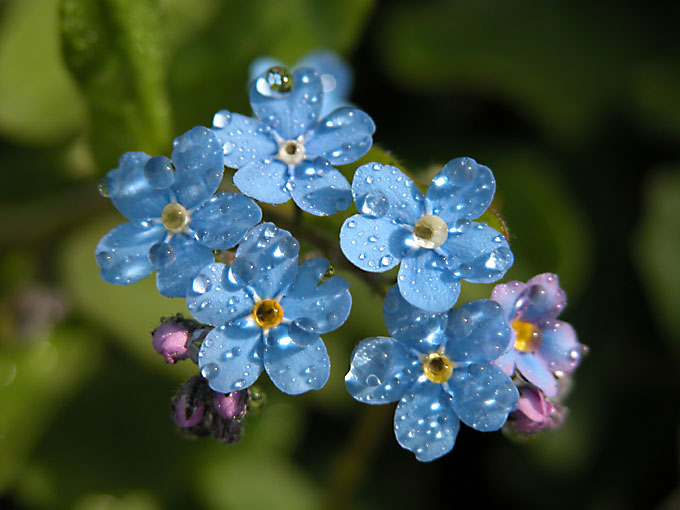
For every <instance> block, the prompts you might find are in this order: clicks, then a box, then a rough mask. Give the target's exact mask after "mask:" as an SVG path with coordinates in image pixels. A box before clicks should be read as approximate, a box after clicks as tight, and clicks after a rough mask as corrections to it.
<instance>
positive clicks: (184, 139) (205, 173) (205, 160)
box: [172, 126, 224, 209]
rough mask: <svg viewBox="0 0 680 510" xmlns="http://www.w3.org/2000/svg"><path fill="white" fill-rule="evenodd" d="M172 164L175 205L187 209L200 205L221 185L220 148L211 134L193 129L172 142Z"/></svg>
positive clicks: (197, 128)
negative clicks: (173, 168)
mask: <svg viewBox="0 0 680 510" xmlns="http://www.w3.org/2000/svg"><path fill="white" fill-rule="evenodd" d="M172 162H173V164H174V165H175V183H174V184H173V185H172V189H173V191H174V192H175V196H176V197H177V201H178V202H179V203H180V204H182V205H183V206H184V207H186V208H187V209H190V208H192V207H195V206H197V205H200V204H202V203H203V202H205V201H206V200H208V198H210V196H211V195H212V194H213V193H215V190H217V187H218V186H219V185H220V182H222V173H223V171H224V161H223V157H222V144H221V143H220V141H219V140H218V139H217V136H216V135H215V133H213V132H212V131H211V130H210V129H208V128H205V127H203V126H196V127H195V128H193V129H191V130H190V131H187V132H186V133H184V134H183V135H182V136H179V137H177V138H175V141H174V142H173V151H172Z"/></svg>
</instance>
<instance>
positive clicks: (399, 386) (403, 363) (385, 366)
mask: <svg viewBox="0 0 680 510" xmlns="http://www.w3.org/2000/svg"><path fill="white" fill-rule="evenodd" d="M422 373H423V371H422V369H421V368H420V362H419V361H418V358H417V357H416V356H415V355H413V354H412V353H410V352H409V351H408V350H407V348H406V347H405V346H404V345H402V344H401V343H400V342H398V341H396V340H393V339H392V338H385V337H374V338H366V339H365V340H362V341H361V342H360V343H359V345H357V346H356V347H355V348H354V351H353V352H352V357H351V361H350V367H349V372H347V375H346V376H345V385H346V386H347V391H348V392H349V394H350V395H352V396H353V397H354V398H355V399H357V400H358V401H359V402H363V403H364V404H387V403H389V402H396V401H397V400H399V399H400V398H401V397H402V396H403V395H404V392H406V390H408V389H409V388H410V387H411V386H412V385H413V383H414V381H415V380H416V379H417V378H418V376H420V375H421V374H422Z"/></svg>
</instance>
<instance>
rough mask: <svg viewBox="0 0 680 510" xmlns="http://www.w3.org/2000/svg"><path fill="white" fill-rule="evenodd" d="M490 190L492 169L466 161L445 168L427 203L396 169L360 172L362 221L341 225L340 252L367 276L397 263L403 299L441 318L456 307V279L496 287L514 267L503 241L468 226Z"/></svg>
mask: <svg viewBox="0 0 680 510" xmlns="http://www.w3.org/2000/svg"><path fill="white" fill-rule="evenodd" d="M495 189H496V182H495V181H494V177H493V174H492V173H491V170H489V169H488V168H487V167H485V166H483V165H480V164H478V163H477V162H476V161H475V160H473V159H471V158H457V159H453V160H451V161H449V162H448V163H447V164H446V165H445V166H444V168H442V170H441V171H440V172H439V173H438V174H437V175H436V176H435V177H434V179H432V183H431V184H430V188H429V189H428V191H427V194H426V195H424V196H423V194H422V193H421V192H420V190H419V189H418V188H417V187H416V186H415V184H414V183H413V181H411V179H409V178H408V177H407V176H406V175H405V174H404V173H402V172H401V171H400V170H399V169H398V168H395V167H393V166H389V165H385V166H383V165H380V164H378V163H369V164H367V165H363V166H361V167H359V168H358V169H357V171H356V173H355V174H354V181H353V182H352V194H353V195H354V202H355V203H356V206H357V209H358V210H359V212H360V214H356V215H354V216H352V217H350V218H348V219H347V220H345V223H344V224H343V225H342V230H341V231H340V247H341V248H342V251H343V253H344V254H345V256H346V257H347V258H348V259H349V260H350V262H352V263H353V264H354V265H356V266H357V267H359V268H360V269H363V270H364V271H371V272H382V271H387V270H388V269H391V268H393V267H394V266H396V265H397V264H399V263H400V262H401V267H400V268H399V276H398V277H397V283H398V284H399V291H400V292H401V295H402V296H403V297H404V299H406V301H408V302H409V303H411V304H412V305H414V306H416V307H418V308H422V309H423V310H427V311H430V312H443V311H445V310H448V309H449V308H451V307H452V306H453V305H454V304H455V303H456V300H457V299H458V294H459V293H460V280H461V279H463V280H466V281H469V282H472V283H488V282H493V281H496V280H498V279H499V278H501V277H502V276H503V275H504V274H505V272H506V271H507V270H508V268H510V266H511V265H512V263H513V255H512V252H511V251H510V247H509V246H508V243H507V241H506V240H505V238H504V237H503V236H502V235H501V234H499V233H498V232H497V231H495V230H494V229H492V228H491V227H489V226H487V225H486V224H485V223H478V222H475V221H471V220H472V219H474V218H478V217H479V216H480V215H481V214H482V213H483V212H484V211H485V210H486V209H487V208H488V207H489V204H490V203H491V199H492V198H493V194H494V191H495Z"/></svg>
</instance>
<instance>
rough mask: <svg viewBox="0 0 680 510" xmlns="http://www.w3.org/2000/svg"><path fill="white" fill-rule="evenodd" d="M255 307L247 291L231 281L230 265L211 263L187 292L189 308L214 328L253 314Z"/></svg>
mask: <svg viewBox="0 0 680 510" xmlns="http://www.w3.org/2000/svg"><path fill="white" fill-rule="evenodd" d="M254 306H255V302H254V301H253V298H252V296H251V295H250V294H249V293H248V291H247V290H246V289H245V288H243V287H241V286H239V285H236V284H234V283H233V282H231V281H230V280H229V266H226V265H224V264H220V263H216V262H214V263H212V264H209V265H207V266H205V267H204V268H203V269H201V271H200V273H198V275H196V277H195V278H194V279H193V281H192V283H191V286H190V287H189V290H188V291H187V308H188V309H189V311H190V312H191V315H193V316H194V317H195V318H196V319H198V320H199V321H201V322H204V323H206V324H210V325H211V326H217V325H218V324H224V323H225V322H229V321H233V320H236V319H241V318H243V317H246V316H247V315H250V314H251V313H252V311H253V308H254Z"/></svg>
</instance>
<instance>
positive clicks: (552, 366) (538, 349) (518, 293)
mask: <svg viewBox="0 0 680 510" xmlns="http://www.w3.org/2000/svg"><path fill="white" fill-rule="evenodd" d="M491 299H493V300H494V301H496V302H498V303H500V305H501V306H502V307H503V310H504V313H505V316H506V319H507V320H508V322H509V323H510V325H511V326H512V329H513V332H514V335H513V336H514V338H513V348H512V349H510V351H509V352H507V353H506V354H505V355H503V356H502V357H501V358H500V359H498V360H497V361H496V362H495V364H496V365H498V366H499V367H501V369H502V370H503V371H504V372H505V373H506V374H508V375H513V374H514V373H515V369H517V371H519V373H520V374H522V376H523V377H524V378H525V379H527V380H528V381H529V382H530V383H532V384H534V385H536V387H538V388H540V389H541V390H542V391H543V392H544V393H545V394H546V395H547V396H548V397H554V396H556V395H557V393H558V389H559V388H558V384H557V379H558V378H559V377H564V376H568V375H570V374H571V373H573V372H574V370H576V367H578V365H579V363H580V362H581V359H582V357H583V352H584V350H585V347H584V346H583V345H582V344H580V343H579V342H578V338H577V336H576V331H574V328H573V327H572V326H571V324H569V323H568V322H564V321H560V320H557V317H558V316H559V314H560V313H561V312H562V310H563V309H564V308H565V307H566V306H567V295H566V293H565V292H564V290H562V288H561V287H560V282H559V278H558V277H557V275H556V274H552V273H544V274H539V275H537V276H534V277H533V278H531V279H530V280H529V281H527V282H526V283H523V282H517V281H512V282H508V283H505V284H502V285H496V286H495V287H494V289H493V293H492V294H491Z"/></svg>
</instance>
